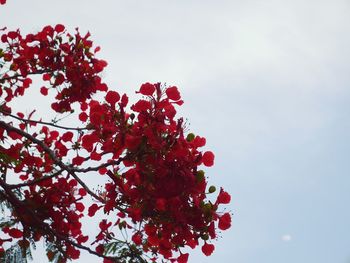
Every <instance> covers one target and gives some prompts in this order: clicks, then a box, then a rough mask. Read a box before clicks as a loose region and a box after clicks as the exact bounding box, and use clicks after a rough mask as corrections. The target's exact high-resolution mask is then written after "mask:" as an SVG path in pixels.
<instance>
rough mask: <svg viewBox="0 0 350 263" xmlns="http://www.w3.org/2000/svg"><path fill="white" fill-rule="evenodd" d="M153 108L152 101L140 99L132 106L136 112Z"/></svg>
mask: <svg viewBox="0 0 350 263" xmlns="http://www.w3.org/2000/svg"><path fill="white" fill-rule="evenodd" d="M150 108H151V103H150V102H149V101H147V100H139V101H138V102H136V103H135V104H134V105H132V106H131V109H132V110H133V111H136V112H141V111H146V110H148V109H150Z"/></svg>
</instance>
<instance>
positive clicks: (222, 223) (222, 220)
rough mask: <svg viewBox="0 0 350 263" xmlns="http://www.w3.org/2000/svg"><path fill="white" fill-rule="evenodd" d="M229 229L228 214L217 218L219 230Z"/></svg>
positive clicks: (229, 216)
mask: <svg viewBox="0 0 350 263" xmlns="http://www.w3.org/2000/svg"><path fill="white" fill-rule="evenodd" d="M230 227H231V215H230V214H229V213H225V214H223V215H222V216H221V217H219V228H220V229H221V230H226V229H229V228H230Z"/></svg>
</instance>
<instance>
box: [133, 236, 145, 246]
mask: <svg viewBox="0 0 350 263" xmlns="http://www.w3.org/2000/svg"><path fill="white" fill-rule="evenodd" d="M131 240H132V241H133V242H134V243H135V245H137V246H139V245H141V244H142V236H141V234H140V233H136V234H134V235H133V236H132V238H131Z"/></svg>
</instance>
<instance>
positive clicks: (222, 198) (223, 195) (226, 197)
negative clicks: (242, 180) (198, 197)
mask: <svg viewBox="0 0 350 263" xmlns="http://www.w3.org/2000/svg"><path fill="white" fill-rule="evenodd" d="M230 201H231V196H230V194H229V193H227V192H225V191H224V189H222V188H221V190H220V193H219V195H218V198H217V200H216V204H228V203H230Z"/></svg>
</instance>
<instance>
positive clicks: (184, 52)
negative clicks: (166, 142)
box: [0, 0, 350, 263]
mask: <svg viewBox="0 0 350 263" xmlns="http://www.w3.org/2000/svg"><path fill="white" fill-rule="evenodd" d="M349 14H350V2H349V1H345V0H344V1H340V0H333V1H322V0H318V1H313V0H307V1H305V0H304V1H301V0H279V1H278V0H275V1H252V0H246V1H234V0H231V1H228V0H227V1H219V0H218V1H205V0H201V1H199V0H198V1H191V0H187V1H184V0H178V1H174V0H173V1H166V0H163V1H160V0H159V1H154V0H148V1H135V0H128V1H119V0H113V1H112V0H110V1H86V0H85V1H81V0H74V1H69V0H61V1H48V0H46V1H44V0H32V1H20V0H8V4H7V5H5V6H2V7H0V28H1V27H3V26H8V27H9V28H18V27H19V28H21V29H22V31H24V32H28V33H29V32H33V31H37V30H39V29H41V27H42V26H44V25H47V24H53V25H54V24H57V23H63V24H65V25H67V26H68V27H69V28H70V29H73V28H75V27H76V26H79V27H80V29H81V31H83V32H84V31H87V30H89V31H90V32H91V34H92V38H93V39H94V40H95V43H96V44H97V45H100V46H101V47H102V51H101V53H100V57H102V58H104V59H105V60H107V61H108V62H109V66H108V68H107V71H106V73H105V76H104V78H105V80H106V81H107V82H108V84H109V85H110V87H112V88H114V89H116V90H118V91H122V92H127V93H129V94H133V93H134V90H136V89H138V87H139V86H140V84H141V83H143V82H147V81H151V82H156V81H162V82H166V83H168V84H172V85H177V86H178V87H179V88H180V90H181V91H182V94H183V98H184V100H185V104H184V106H183V108H182V110H181V114H182V115H183V116H185V117H187V118H188V120H189V122H190V124H191V125H190V129H191V130H192V131H193V132H195V133H198V134H201V135H204V136H206V137H207V141H208V147H209V148H211V149H213V151H214V152H215V153H216V165H215V167H214V168H213V169H211V170H210V174H211V175H210V176H211V178H212V179H211V180H212V182H213V183H215V184H217V185H224V186H225V188H226V189H227V190H228V191H229V192H230V193H231V194H232V204H231V206H230V207H229V209H230V210H231V211H233V213H234V216H233V224H232V229H231V230H229V231H227V232H224V233H223V235H222V236H223V237H222V238H221V239H220V240H219V241H218V242H217V246H216V251H215V253H214V255H213V256H212V257H210V258H206V257H205V256H203V255H201V253H200V252H198V253H197V252H195V253H193V255H192V256H191V257H190V262H196V263H209V262H210V263H212V262H214V263H216V262H235V263H296V262H298V263H299V262H300V263H304V262H305V263H310V262H311V263H312V262H317V263H330V262H335V263H338V262H339V263H347V262H350V228H349V222H350V210H349V201H350V176H349V172H350V160H349V156H350V155H349V151H350V150H349V149H350V137H349V136H350V135H349V134H350V122H349V115H350V103H349V102H350V88H349V83H350V72H349V70H350V66H349V60H350V48H349V47H350V15H349ZM28 106H30V107H32V101H30V102H29V101H28ZM38 107H43V106H40V105H38ZM208 173H209V171H208ZM43 260H44V259H43V258H41V259H40V257H37V258H36V260H35V262H44V261H45V260H44V261H43ZM78 262H86V263H89V262H91V263H92V262H95V258H92V257H90V256H84V257H83V258H82V260H80V261H78Z"/></svg>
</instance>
